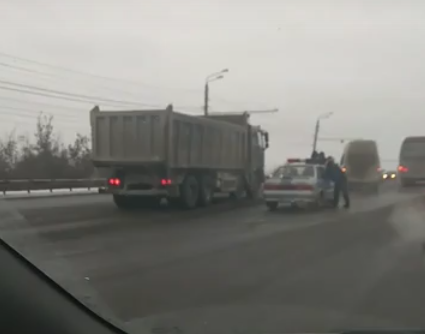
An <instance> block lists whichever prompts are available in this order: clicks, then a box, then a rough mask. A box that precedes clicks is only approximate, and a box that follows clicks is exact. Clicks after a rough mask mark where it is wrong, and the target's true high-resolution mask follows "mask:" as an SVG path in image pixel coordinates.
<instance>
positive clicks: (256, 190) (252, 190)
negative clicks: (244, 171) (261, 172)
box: [247, 175, 261, 200]
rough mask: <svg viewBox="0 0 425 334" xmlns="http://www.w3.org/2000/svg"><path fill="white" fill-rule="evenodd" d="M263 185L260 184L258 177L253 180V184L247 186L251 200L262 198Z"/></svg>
mask: <svg viewBox="0 0 425 334" xmlns="http://www.w3.org/2000/svg"><path fill="white" fill-rule="evenodd" d="M260 190H261V183H260V182H258V178H257V176H256V175H254V177H253V178H252V182H251V184H248V185H247V195H248V198H249V199H254V200H255V199H258V198H259V197H260Z"/></svg>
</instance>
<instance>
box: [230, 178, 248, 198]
mask: <svg viewBox="0 0 425 334" xmlns="http://www.w3.org/2000/svg"><path fill="white" fill-rule="evenodd" d="M244 195H245V189H244V180H243V178H242V177H240V178H239V179H238V185H237V189H236V191H232V192H230V193H229V198H230V199H232V200H240V199H241V198H243V197H244Z"/></svg>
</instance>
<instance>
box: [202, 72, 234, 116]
mask: <svg viewBox="0 0 425 334" xmlns="http://www.w3.org/2000/svg"><path fill="white" fill-rule="evenodd" d="M227 72H229V69H227V68H226V69H224V70H221V71H220V72H216V73H213V74H210V75H209V76H207V78H206V80H205V87H204V115H205V116H208V102H209V94H210V87H209V83H210V82H213V81H216V80H220V79H223V74H224V73H227Z"/></svg>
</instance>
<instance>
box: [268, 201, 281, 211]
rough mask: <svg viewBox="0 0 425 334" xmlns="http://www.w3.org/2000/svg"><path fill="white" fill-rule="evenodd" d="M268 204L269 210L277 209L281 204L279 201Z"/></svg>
mask: <svg viewBox="0 0 425 334" xmlns="http://www.w3.org/2000/svg"><path fill="white" fill-rule="evenodd" d="M266 206H267V208H268V209H269V211H276V209H277V207H278V206H279V203H278V202H266Z"/></svg>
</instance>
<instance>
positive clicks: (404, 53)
mask: <svg viewBox="0 0 425 334" xmlns="http://www.w3.org/2000/svg"><path fill="white" fill-rule="evenodd" d="M424 18H425V2H424V1H421V0H417V1H408V0H401V1H391V0H385V1H384V0H381V1H374V0H365V1H360V0H355V1H354V0H351V1H344V0H335V1H319V0H310V1H305V0H292V1H288V0H281V1H276V0H273V1H271V0H263V1H257V0H251V1H240V0H237V1H236V0H234V1H224V0H220V1H206V0H198V1H194V0H191V1H188V0H185V1H183V2H181V1H180V2H175V3H174V2H172V1H162V0H156V1H153V0H144V1H129V0H125V1H107V0H104V1H102V2H100V1H98V2H95V1H91V4H89V2H87V1H85V2H83V1H82V0H73V1H66V2H65V1H58V0H56V1H53V0H51V1H45V0H37V1H23V0H18V1H16V2H15V3H12V2H11V1H10V2H8V3H6V2H4V4H2V6H1V10H0V22H1V23H0V24H1V29H0V38H1V40H2V47H1V48H0V52H2V53H6V54H11V55H16V56H20V57H23V58H29V59H33V60H37V61H40V62H43V63H48V64H52V65H58V66H62V67H66V68H71V69H75V70H78V71H81V72H87V73H93V74H98V75H102V76H108V77H113V78H121V79H124V80H129V81H137V82H139V84H131V83H129V82H124V81H112V80H106V79H98V78H97V79H96V78H93V77H89V76H84V75H77V74H75V73H70V72H65V71H60V70H58V69H52V68H48V67H44V66H38V65H35V64H32V63H27V62H23V61H20V60H17V59H13V58H8V57H5V56H2V55H0V72H1V80H6V81H11V82H14V83H20V84H26V85H33V86H39V87H44V88H50V89H56V90H61V91H67V92H70V93H78V94H85V95H95V96H99V97H103V98H109V99H115V100H125V101H137V102H142V103H146V104H154V105H166V104H167V103H168V102H173V103H174V105H175V106H177V107H179V109H181V110H182V111H186V112H190V113H194V114H196V113H200V112H201V105H202V94H203V92H202V85H203V82H204V79H205V76H206V75H208V74H210V73H211V72H215V71H218V70H220V69H222V68H225V67H228V68H229V69H230V72H229V73H228V74H227V75H226V77H225V79H224V80H221V81H218V82H214V83H213V84H211V106H212V109H213V110H217V111H220V110H242V109H262V108H263V109H264V108H267V109H269V108H273V107H278V108H279V109H280V113H279V114H268V115H262V116H256V117H254V118H253V119H254V121H256V122H259V123H260V124H261V125H263V127H265V128H267V129H268V130H269V131H270V134H271V144H272V147H271V148H270V151H269V152H268V164H269V165H275V164H277V163H279V161H282V160H283V159H284V158H285V157H287V156H296V155H301V154H307V153H308V151H309V150H310V149H311V141H312V132H313V127H314V122H315V119H316V117H317V116H318V115H319V114H321V113H324V112H328V111H333V112H335V114H334V116H333V117H332V118H330V119H328V120H326V121H323V123H322V125H323V127H322V136H326V137H349V138H351V137H363V138H374V139H377V140H378V143H379V147H380V150H381V157H382V158H383V159H396V158H397V154H398V149H399V146H400V141H401V140H402V138H403V137H405V136H407V135H422V134H424V126H423V124H424V121H425V112H424V111H423V108H424V105H425V103H424V102H425V67H424V65H423V59H425V20H424ZM4 64H6V65H12V66H15V67H24V68H27V69H31V71H25V70H23V69H16V68H11V67H10V66H9V67H8V66H5V65H4ZM35 72H36V73H35ZM0 86H3V87H4V85H3V84H1V83H0ZM7 87H11V86H7ZM16 100H17V101H16ZM42 103H43V104H42ZM46 104H48V105H49V106H46ZM51 105H55V106H57V107H52V106H51ZM6 107H10V108H6ZM91 107H92V104H91V103H86V104H81V103H73V102H70V101H65V100H60V99H53V98H47V97H41V96H32V95H27V94H22V93H19V92H11V91H6V90H2V89H0V122H1V125H0V127H1V130H2V131H8V130H9V131H10V130H12V129H13V128H15V127H17V130H18V131H20V132H28V131H32V130H33V128H32V124H33V123H34V122H35V117H36V116H37V111H39V110H45V111H46V112H48V113H52V114H54V115H55V119H56V128H57V129H58V130H60V131H61V134H62V137H63V138H64V139H65V140H71V139H72V136H73V134H74V133H75V132H76V131H79V132H82V133H88V131H89V122H88V111H89V109H90V108H91ZM13 108H14V109H13ZM18 109H22V110H25V111H18ZM109 109H110V108H109ZM121 109H122V108H121ZM320 147H321V148H323V149H325V150H327V151H328V152H330V153H332V154H334V155H339V154H340V151H341V148H342V146H341V145H340V144H339V143H332V142H331V143H329V142H326V143H325V142H322V143H320ZM386 165H387V166H388V167H390V166H392V165H393V164H386Z"/></svg>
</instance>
